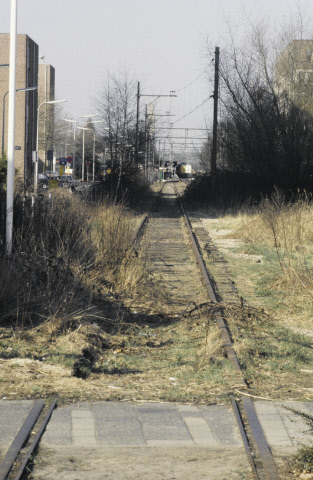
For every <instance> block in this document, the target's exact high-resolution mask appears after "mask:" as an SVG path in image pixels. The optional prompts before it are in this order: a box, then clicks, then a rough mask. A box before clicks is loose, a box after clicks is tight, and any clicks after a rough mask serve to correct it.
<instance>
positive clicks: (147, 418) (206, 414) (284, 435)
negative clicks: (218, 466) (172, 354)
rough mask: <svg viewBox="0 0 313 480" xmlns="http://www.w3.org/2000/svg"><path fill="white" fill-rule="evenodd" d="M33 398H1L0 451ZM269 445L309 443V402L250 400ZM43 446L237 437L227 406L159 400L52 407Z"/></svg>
mask: <svg viewBox="0 0 313 480" xmlns="http://www.w3.org/2000/svg"><path fill="white" fill-rule="evenodd" d="M32 404H33V402H32V401H31V400H22V401H5V400H2V401H0V454H1V455H3V452H4V451H5V450H6V449H7V448H8V446H9V445H10V443H11V442H12V440H13V438H14V436H15V435H16V433H17V431H18V430H19V428H20V427H21V425H22V423H23V421H24V420H25V418H26V416H27V414H28V413H29V411H30V409H31V407H32ZM255 405H256V410H257V413H258V416H259V419H260V422H261V425H262V427H263V430H264V433H265V435H266V438H267V440H268V442H269V445H270V446H271V448H273V449H277V450H279V451H281V450H284V451H286V452H292V451H296V449H297V448H299V446H301V445H302V444H310V443H312V442H313V434H312V432H311V430H310V426H309V425H308V424H307V422H306V421H305V419H304V418H303V417H301V416H299V415H298V414H297V413H295V412H303V413H306V414H309V415H312V416H313V404H312V403H305V402H267V401H257V402H255ZM41 444H42V445H46V446H54V445H56V446H60V445H64V446H65V445H77V446H88V447H89V446H90V447H92V446H96V445H103V446H119V445H120V446H145V445H146V446H166V445H169V446H170V445H177V446H178V445H184V446H192V445H199V446H205V447H209V448H219V447H221V446H225V447H232V448H241V447H242V441H241V437H240V434H239V430H238V427H237V424H236V420H235V417H234V414H233V411H232V409H231V407H228V406H223V405H215V406H198V407H197V406H193V405H178V404H160V403H144V404H141V403H139V404H138V403H137V404H136V403H126V402H95V403H91V404H88V403H76V404H72V405H70V406H66V407H58V408H57V409H55V410H54V412H53V415H52V418H51V421H50V423H49V424H48V426H47V429H46V432H45V434H44V436H43V438H42V442H41Z"/></svg>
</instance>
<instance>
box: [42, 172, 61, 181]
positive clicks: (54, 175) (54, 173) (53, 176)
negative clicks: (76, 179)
mask: <svg viewBox="0 0 313 480" xmlns="http://www.w3.org/2000/svg"><path fill="white" fill-rule="evenodd" d="M45 174H46V175H48V177H49V178H50V179H51V180H55V179H56V178H58V176H59V174H58V172H50V171H48V170H46V171H45Z"/></svg>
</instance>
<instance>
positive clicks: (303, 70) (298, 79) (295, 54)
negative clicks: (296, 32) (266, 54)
mask: <svg viewBox="0 0 313 480" xmlns="http://www.w3.org/2000/svg"><path fill="white" fill-rule="evenodd" d="M276 87H277V90H278V92H279V93H280V94H283V93H284V92H285V93H286V94H287V95H288V97H289V99H290V100H291V101H293V102H294V103H295V104H296V105H298V106H299V107H300V108H302V109H304V110H306V111H308V112H309V113H311V114H313V40H293V41H292V42H291V43H290V44H289V45H288V46H287V47H286V48H285V49H284V50H283V51H282V52H281V54H280V55H278V57H277V59H276Z"/></svg>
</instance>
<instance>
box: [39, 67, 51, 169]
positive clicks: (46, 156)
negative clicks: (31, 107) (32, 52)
mask: <svg viewBox="0 0 313 480" xmlns="http://www.w3.org/2000/svg"><path fill="white" fill-rule="evenodd" d="M54 95H55V69H54V68H53V67H52V66H51V65H47V64H39V75H38V105H41V104H42V103H44V102H50V101H51V100H54V99H55V97H54ZM53 147H54V105H48V104H43V105H41V107H40V108H39V152H38V161H39V164H38V171H39V172H42V171H45V170H52V158H51V157H52V155H53Z"/></svg>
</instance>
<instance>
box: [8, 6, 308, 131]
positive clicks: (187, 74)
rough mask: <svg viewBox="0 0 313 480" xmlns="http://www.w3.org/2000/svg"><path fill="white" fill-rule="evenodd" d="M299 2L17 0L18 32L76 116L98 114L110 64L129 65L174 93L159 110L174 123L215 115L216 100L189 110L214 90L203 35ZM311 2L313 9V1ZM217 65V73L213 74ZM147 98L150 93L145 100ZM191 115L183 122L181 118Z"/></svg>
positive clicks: (158, 90)
mask: <svg viewBox="0 0 313 480" xmlns="http://www.w3.org/2000/svg"><path fill="white" fill-rule="evenodd" d="M297 3H298V2H297V0H294V1H285V0H257V1H256V0H214V1H213V0H211V1H210V0H18V33H24V34H27V35H29V36H30V37H31V38H32V39H33V40H34V41H35V42H36V43H37V44H38V45H39V51H40V55H45V62H46V63H50V64H51V65H53V66H54V67H55V69H56V98H59V99H60V98H66V99H67V104H64V105H65V111H66V112H67V114H68V115H71V116H72V117H73V118H76V117H77V116H79V115H84V114H89V113H93V111H94V110H95V108H94V106H93V99H94V98H95V97H96V96H97V94H98V92H99V91H100V89H101V83H103V81H104V78H105V77H104V74H105V72H106V71H107V70H109V71H110V72H111V73H113V74H114V73H116V72H118V71H119V70H121V69H122V68H124V67H125V68H126V69H128V70H129V72H130V74H131V75H133V76H134V77H135V78H136V79H137V80H139V81H140V82H141V85H142V93H149V94H152V93H153V94H168V93H169V92H170V90H175V91H176V92H177V94H178V98H177V99H176V98H173V99H163V100H162V101H159V102H158V104H157V110H158V113H165V112H166V111H168V110H169V109H170V110H171V113H172V114H175V115H176V117H173V118H172V121H174V122H176V126H184V127H185V126H187V127H192V126H196V127H201V126H204V123H205V115H207V116H208V119H209V120H210V121H211V118H210V115H211V113H210V112H211V111H212V103H213V100H209V101H208V102H207V103H205V104H204V105H203V106H202V107H200V108H198V109H197V110H196V112H195V113H194V114H192V115H188V113H189V112H190V111H191V110H193V109H195V108H196V107H197V106H198V105H200V104H201V102H203V101H204V100H205V98H207V97H209V96H210V95H211V94H212V87H211V86H210V84H209V83H208V79H207V76H208V75H207V76H205V75H204V74H203V71H204V69H205V67H206V66H207V63H208V62H207V60H206V59H205V56H204V51H205V39H206V38H207V37H209V39H210V42H211V44H212V45H216V46H219V42H220V41H221V39H222V38H223V37H224V36H225V35H226V32H227V28H228V27H227V23H228V22H231V24H232V25H237V24H240V23H241V22H242V21H243V19H244V18H245V17H246V16H251V15H252V16H253V17H254V18H258V17H262V16H264V15H268V16H269V18H271V19H277V20H280V19H282V18H283V17H284V16H286V17H290V14H291V12H292V11H293V10H294V9H295V7H296V5H297ZM10 4H11V2H10V0H1V15H0V31H1V32H2V33H7V32H9V30H10ZM309 8H313V7H309ZM213 70H214V65H213V64H212V67H211V72H212V75H211V76H212V77H213ZM142 102H143V103H148V102H149V99H148V98H147V97H145V98H142ZM185 115H187V116H186V118H184V119H183V120H179V119H180V118H181V117H183V116H185Z"/></svg>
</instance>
